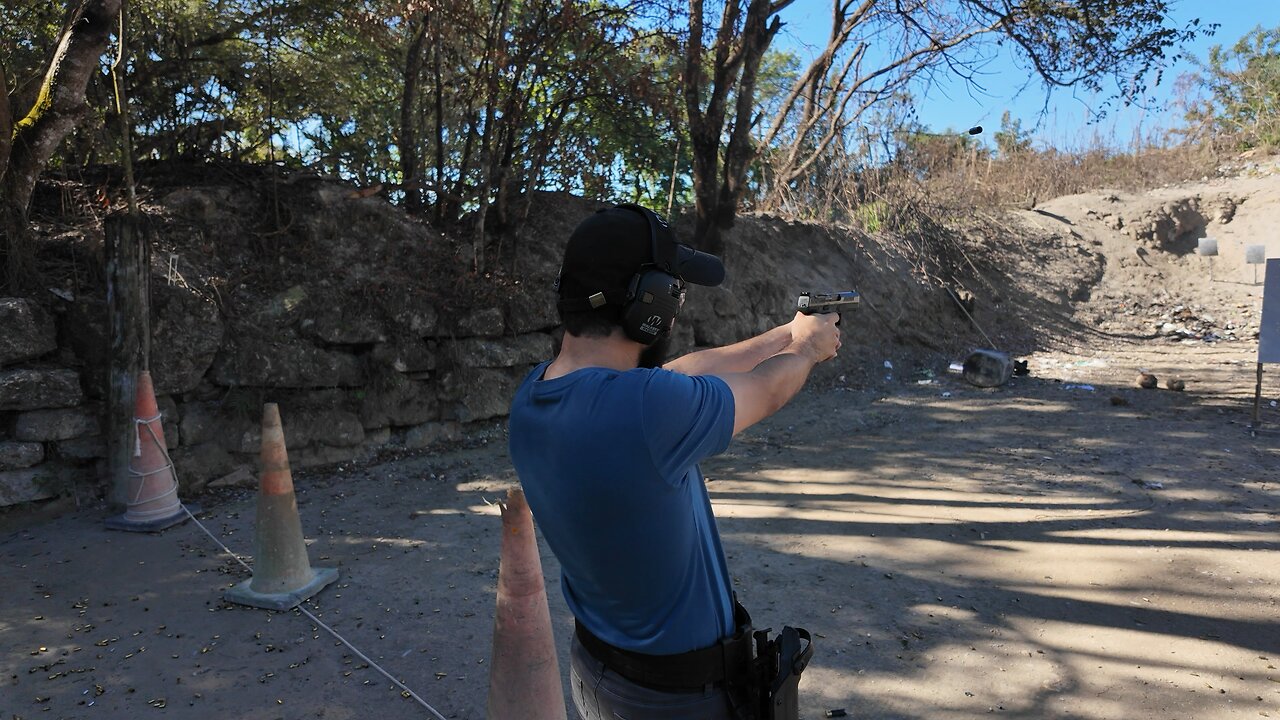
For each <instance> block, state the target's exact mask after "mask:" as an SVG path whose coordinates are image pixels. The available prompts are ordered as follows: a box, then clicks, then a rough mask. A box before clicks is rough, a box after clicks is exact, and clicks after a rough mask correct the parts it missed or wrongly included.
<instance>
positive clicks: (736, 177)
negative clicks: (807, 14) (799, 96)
mask: <svg viewBox="0 0 1280 720" xmlns="http://www.w3.org/2000/svg"><path fill="white" fill-rule="evenodd" d="M791 2H792V0H750V1H749V3H748V4H747V7H746V16H745V17H743V20H742V22H743V27H742V31H741V32H739V31H738V28H737V25H738V19H739V18H740V17H742V12H743V8H742V7H741V5H740V3H741V0H725V4H724V10H723V12H722V13H721V21H720V28H719V30H717V31H716V39H715V43H714V44H713V45H712V48H713V49H714V51H715V57H714V59H713V60H712V63H711V70H712V73H711V81H710V89H709V92H706V93H704V91H703V85H704V83H705V82H706V78H705V72H704V70H703V47H702V37H703V25H702V19H703V12H702V10H703V3H702V0H689V44H688V46H687V47H686V48H685V73H684V99H685V109H686V113H687V115H688V118H689V144H690V150H691V153H692V155H693V195H694V203H695V205H694V209H695V212H696V218H695V222H694V243H695V244H696V245H697V246H698V247H700V248H702V249H703V250H706V251H707V252H711V253H720V252H722V251H723V250H724V239H723V231H724V230H726V229H728V228H730V227H732V226H733V222H734V219H735V218H736V217H737V212H738V203H739V202H740V201H741V199H742V193H743V190H744V189H745V187H746V175H747V170H748V169H749V168H750V164H751V161H752V160H753V159H754V157H755V152H754V149H753V148H752V146H751V136H750V133H751V127H752V126H753V125H754V124H755V122H756V119H755V118H753V117H752V108H753V106H754V105H755V83H756V76H757V73H758V72H759V69H760V62H761V60H762V59H763V58H764V52H765V50H767V49H768V48H769V43H770V42H771V41H772V40H773V36H774V35H775V34H776V33H777V32H778V29H779V28H780V27H781V22H780V21H779V20H778V18H777V17H774V16H776V14H777V13H778V11H779V10H781V9H782V8H785V7H786V6H787V5H790V4H791ZM770 17H773V22H772V23H770V22H769V19H770ZM704 94H705V95H706V97H707V100H706V109H705V110H703V108H702V99H703V96H704ZM731 94H732V95H733V96H734V97H735V109H734V118H733V122H732V125H731V126H729V127H726V126H725V122H726V119H727V115H728V101H729V97H730V95H731ZM726 132H727V133H728V134H729V143H728V145H727V147H726V149H725V158H724V163H723V166H722V164H721V158H720V148H721V138H722V137H723V136H724V134H725V133H726ZM722 168H723V174H722Z"/></svg>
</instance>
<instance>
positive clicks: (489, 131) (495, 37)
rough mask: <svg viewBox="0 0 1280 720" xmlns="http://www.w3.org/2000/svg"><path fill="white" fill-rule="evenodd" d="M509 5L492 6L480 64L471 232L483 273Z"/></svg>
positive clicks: (477, 263)
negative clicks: (480, 120) (480, 116)
mask: <svg viewBox="0 0 1280 720" xmlns="http://www.w3.org/2000/svg"><path fill="white" fill-rule="evenodd" d="M509 7H510V3H509V2H508V1H507V0H498V7H497V8H495V9H494V13H493V20H492V21H491V22H490V24H489V37H488V38H487V39H486V42H485V51H484V52H485V59H484V66H485V69H486V70H487V72H486V73H485V77H486V82H485V85H486V92H485V103H484V131H483V132H482V133H481V135H480V187H479V191H478V192H477V193H476V202H477V204H478V205H479V207H478V208H477V210H476V226H475V230H474V235H473V241H474V243H475V250H474V252H475V271H476V272H477V273H483V272H484V271H485V265H486V260H485V255H484V246H485V218H486V216H487V215H488V214H489V194H490V192H491V191H492V189H493V181H494V175H495V174H496V168H495V167H494V165H495V163H494V145H495V144H496V143H497V140H498V131H497V128H495V127H494V124H495V123H496V122H497V115H498V94H499V77H498V72H499V70H498V56H499V54H500V53H501V51H502V48H501V47H500V46H501V45H502V38H503V30H504V28H505V27H506V24H507V9H508V8H509Z"/></svg>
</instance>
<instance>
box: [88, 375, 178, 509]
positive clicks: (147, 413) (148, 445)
mask: <svg viewBox="0 0 1280 720" xmlns="http://www.w3.org/2000/svg"><path fill="white" fill-rule="evenodd" d="M133 407H134V420H133V430H134V431H133V434H132V437H133V453H132V457H131V458H130V459H129V477H128V489H127V492H128V494H129V495H128V497H127V498H126V499H125V512H124V514H123V515H117V516H116V517H112V518H107V522H106V524H107V528H108V529H110V530H128V531H132V532H159V531H161V530H164V529H165V528H169V527H173V526H174V525H177V524H178V523H180V522H183V521H184V520H186V519H187V518H188V517H189V516H188V514H187V511H188V510H189V511H190V512H191V513H193V514H194V513H198V512H200V509H199V508H198V507H196V506H194V505H187V506H186V507H185V508H184V507H183V505H182V502H181V501H179V500H178V479H177V476H175V475H174V471H173V462H172V461H171V460H170V459H169V447H168V445H167V444H166V443H165V440H164V423H163V422H162V420H161V417H160V408H159V406H158V405H157V404H156V391H155V387H154V386H153V385H152V383H151V373H150V372H149V371H147V370H143V371H142V372H141V373H139V374H138V389H137V392H136V393H135V394H134V404H133Z"/></svg>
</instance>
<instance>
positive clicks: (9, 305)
mask: <svg viewBox="0 0 1280 720" xmlns="http://www.w3.org/2000/svg"><path fill="white" fill-rule="evenodd" d="M57 346H58V343H57V332H56V326H55V325H54V323H53V320H52V318H50V317H49V315H48V313H46V312H45V311H44V310H43V309H42V308H41V307H40V306H39V305H37V304H35V303H33V302H31V301H30V300H25V299H22V298H0V366H4V365H9V364H11V363H15V362H21V361H23V360H30V359H32V358H38V357H40V356H41V355H45V354H47V353H50V352H53V351H54V350H55V349H57Z"/></svg>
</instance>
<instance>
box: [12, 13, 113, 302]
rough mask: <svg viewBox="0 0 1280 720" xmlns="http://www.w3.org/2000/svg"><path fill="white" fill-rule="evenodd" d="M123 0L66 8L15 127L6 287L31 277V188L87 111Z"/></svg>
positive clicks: (20, 284)
mask: <svg viewBox="0 0 1280 720" xmlns="http://www.w3.org/2000/svg"><path fill="white" fill-rule="evenodd" d="M122 1H123V0H81V2H80V3H79V4H77V5H76V7H75V9H73V10H72V11H71V12H70V13H68V16H67V22H66V24H65V25H64V26H63V29H62V33H61V34H60V35H59V37H58V44H57V50H56V51H55V52H54V55H53V59H52V60H51V61H50V62H49V68H48V71H47V72H46V73H45V77H44V82H43V83H42V84H41V86H40V90H39V93H38V94H37V96H36V101H35V104H34V106H33V107H32V108H31V109H30V110H29V111H28V112H27V114H26V115H25V116H24V117H23V118H22V119H21V120H19V121H18V123H17V125H16V126H15V127H14V128H13V133H12V146H11V148H10V151H9V162H8V164H7V166H6V168H5V172H4V182H3V187H2V188H0V203H3V205H4V216H5V220H4V228H3V229H4V231H5V235H6V237H7V243H6V253H5V277H6V280H7V285H8V289H9V291H10V292H17V291H19V290H20V289H22V288H25V287H27V286H28V285H29V284H30V283H31V282H32V276H33V275H34V269H35V248H34V247H32V244H31V242H30V240H29V237H28V233H29V231H28V229H27V210H28V208H29V207H30V205H31V194H32V193H33V192H34V191H35V186H36V179H37V178H39V177H40V173H41V172H42V171H43V170H44V166H45V164H46V163H48V162H49V158H51V157H52V156H53V153H54V151H56V150H57V148H58V145H59V144H60V143H61V142H62V140H63V138H65V137H66V136H67V134H68V133H70V132H71V131H72V130H73V129H74V128H75V127H76V125H78V124H79V123H80V121H81V120H82V119H83V118H84V117H85V116H86V115H87V113H88V106H87V105H86V103H85V88H86V86H87V85H88V83H89V77H90V76H91V75H92V74H93V72H94V71H96V70H97V69H98V65H99V59H100V58H101V57H102V53H103V52H105V51H106V48H107V40H108V38H109V37H110V34H111V31H112V29H114V26H115V19H116V15H117V14H118V13H119V12H120V5H121V2H122Z"/></svg>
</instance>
